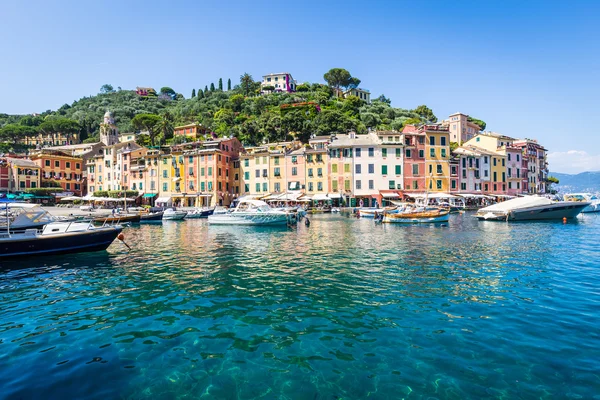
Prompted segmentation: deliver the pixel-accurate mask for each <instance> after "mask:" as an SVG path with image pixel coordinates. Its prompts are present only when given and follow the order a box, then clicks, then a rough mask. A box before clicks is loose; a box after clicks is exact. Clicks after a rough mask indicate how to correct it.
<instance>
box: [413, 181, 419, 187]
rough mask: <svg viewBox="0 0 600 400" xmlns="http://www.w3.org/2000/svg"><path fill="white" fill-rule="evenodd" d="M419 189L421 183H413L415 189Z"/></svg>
mask: <svg viewBox="0 0 600 400" xmlns="http://www.w3.org/2000/svg"><path fill="white" fill-rule="evenodd" d="M418 188H419V182H417V181H413V189H418Z"/></svg>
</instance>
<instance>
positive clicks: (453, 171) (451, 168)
mask: <svg viewBox="0 0 600 400" xmlns="http://www.w3.org/2000/svg"><path fill="white" fill-rule="evenodd" d="M450 175H456V166H455V165H453V166H451V167H450Z"/></svg>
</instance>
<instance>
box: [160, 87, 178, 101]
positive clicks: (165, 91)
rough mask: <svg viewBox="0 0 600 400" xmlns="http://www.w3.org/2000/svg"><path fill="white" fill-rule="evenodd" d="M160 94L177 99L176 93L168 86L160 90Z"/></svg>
mask: <svg viewBox="0 0 600 400" xmlns="http://www.w3.org/2000/svg"><path fill="white" fill-rule="evenodd" d="M160 94H166V95H167V96H171V98H175V95H176V94H177V93H175V91H174V90H173V89H171V88H170V87H168V86H163V87H161V88H160Z"/></svg>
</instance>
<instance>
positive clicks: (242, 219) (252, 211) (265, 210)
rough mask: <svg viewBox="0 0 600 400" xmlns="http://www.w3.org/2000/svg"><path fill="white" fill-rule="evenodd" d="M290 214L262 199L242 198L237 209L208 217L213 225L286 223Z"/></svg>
mask: <svg viewBox="0 0 600 400" xmlns="http://www.w3.org/2000/svg"><path fill="white" fill-rule="evenodd" d="M288 219H289V216H288V214H287V213H286V212H284V211H276V210H273V209H271V208H270V207H269V205H268V204H267V203H265V202H264V201H261V200H250V199H248V200H241V201H240V202H239V203H238V204H237V206H236V208H235V209H233V210H229V211H228V212H226V213H215V214H213V215H211V216H209V217H208V223H209V224H211V225H286V224H287V223H288Z"/></svg>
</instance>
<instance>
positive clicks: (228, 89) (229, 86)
mask: <svg viewBox="0 0 600 400" xmlns="http://www.w3.org/2000/svg"><path fill="white" fill-rule="evenodd" d="M227 91H228V92H230V91H231V78H229V79H227Z"/></svg>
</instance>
